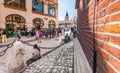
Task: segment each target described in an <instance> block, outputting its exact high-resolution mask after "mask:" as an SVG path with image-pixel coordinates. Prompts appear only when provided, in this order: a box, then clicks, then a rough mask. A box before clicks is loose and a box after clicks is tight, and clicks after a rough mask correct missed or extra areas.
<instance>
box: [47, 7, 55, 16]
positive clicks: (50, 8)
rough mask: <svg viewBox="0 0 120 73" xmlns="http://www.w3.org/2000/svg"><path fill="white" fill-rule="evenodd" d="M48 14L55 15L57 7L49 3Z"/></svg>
mask: <svg viewBox="0 0 120 73" xmlns="http://www.w3.org/2000/svg"><path fill="white" fill-rule="evenodd" d="M48 14H49V15H52V16H55V8H54V7H52V6H50V5H49V6H48Z"/></svg>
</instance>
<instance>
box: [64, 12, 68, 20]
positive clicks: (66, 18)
mask: <svg viewBox="0 0 120 73" xmlns="http://www.w3.org/2000/svg"><path fill="white" fill-rule="evenodd" d="M65 21H69V14H68V11H66V15H65Z"/></svg>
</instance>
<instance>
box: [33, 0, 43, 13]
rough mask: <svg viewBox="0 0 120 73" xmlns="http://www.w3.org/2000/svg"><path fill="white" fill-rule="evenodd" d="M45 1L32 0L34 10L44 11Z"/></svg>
mask: <svg viewBox="0 0 120 73" xmlns="http://www.w3.org/2000/svg"><path fill="white" fill-rule="evenodd" d="M43 7H44V6H43V2H41V1H40V0H32V10H33V11H36V12H40V13H43Z"/></svg>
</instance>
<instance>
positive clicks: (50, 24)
mask: <svg viewBox="0 0 120 73" xmlns="http://www.w3.org/2000/svg"><path fill="white" fill-rule="evenodd" d="M48 27H49V28H55V21H53V20H50V21H49V23H48Z"/></svg>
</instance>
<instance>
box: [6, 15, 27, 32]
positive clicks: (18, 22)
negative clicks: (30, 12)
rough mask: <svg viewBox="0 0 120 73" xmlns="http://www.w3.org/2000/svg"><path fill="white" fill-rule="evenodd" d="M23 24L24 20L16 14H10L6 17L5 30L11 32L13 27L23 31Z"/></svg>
mask: <svg viewBox="0 0 120 73" xmlns="http://www.w3.org/2000/svg"><path fill="white" fill-rule="evenodd" d="M25 23H26V20H25V18H24V17H22V16H20V15H17V14H11V15H8V16H7V17H6V28H7V29H8V30H10V31H13V30H14V27H17V28H19V29H25Z"/></svg>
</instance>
